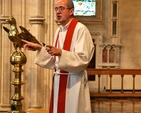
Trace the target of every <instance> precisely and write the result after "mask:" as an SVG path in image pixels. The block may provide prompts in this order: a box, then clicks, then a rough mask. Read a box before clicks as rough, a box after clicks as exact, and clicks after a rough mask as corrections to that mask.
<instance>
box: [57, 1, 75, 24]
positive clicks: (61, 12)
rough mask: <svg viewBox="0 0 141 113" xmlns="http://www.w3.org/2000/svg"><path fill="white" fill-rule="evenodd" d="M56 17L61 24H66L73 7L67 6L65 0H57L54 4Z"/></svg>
mask: <svg viewBox="0 0 141 113" xmlns="http://www.w3.org/2000/svg"><path fill="white" fill-rule="evenodd" d="M54 10H55V13H56V19H57V21H58V22H59V23H60V24H61V25H63V26H64V25H66V24H67V23H68V22H69V21H70V19H71V18H72V17H71V15H72V14H73V12H74V9H72V8H70V7H68V6H67V1H66V0H58V1H57V2H56V4H55V8H54Z"/></svg>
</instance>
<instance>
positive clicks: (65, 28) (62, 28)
mask: <svg viewBox="0 0 141 113" xmlns="http://www.w3.org/2000/svg"><path fill="white" fill-rule="evenodd" d="M72 19H73V18H72ZM72 19H71V20H70V21H69V22H68V23H67V24H66V25H65V26H62V25H61V26H60V31H61V32H62V31H65V30H67V29H68V27H69V25H70V23H71V21H72Z"/></svg>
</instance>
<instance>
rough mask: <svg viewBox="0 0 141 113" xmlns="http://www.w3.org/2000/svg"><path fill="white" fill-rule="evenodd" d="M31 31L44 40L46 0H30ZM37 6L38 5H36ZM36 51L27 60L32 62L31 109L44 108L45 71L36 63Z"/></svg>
mask: <svg viewBox="0 0 141 113" xmlns="http://www.w3.org/2000/svg"><path fill="white" fill-rule="evenodd" d="M30 4H32V5H30V18H29V22H30V32H31V33H32V35H33V36H35V37H36V39H38V40H39V41H40V42H41V43H42V42H44V30H43V26H44V20H45V18H44V15H43V13H44V12H43V10H44V0H31V1H30ZM35 6H36V7H35ZM35 54H36V52H30V53H28V56H27V59H28V60H27V62H28V64H30V66H29V68H30V70H29V71H30V75H29V76H30V99H31V100H30V107H31V109H38V108H42V107H43V104H44V100H43V99H44V98H43V89H44V86H43V85H44V81H43V75H44V73H43V71H42V68H41V67H39V66H37V65H35V64H34V59H35Z"/></svg>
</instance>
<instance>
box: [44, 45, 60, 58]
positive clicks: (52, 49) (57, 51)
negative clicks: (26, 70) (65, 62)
mask: <svg viewBox="0 0 141 113" xmlns="http://www.w3.org/2000/svg"><path fill="white" fill-rule="evenodd" d="M46 50H47V52H48V53H49V54H50V55H52V56H53V55H55V56H61V53H62V50H61V49H58V48H56V47H54V46H51V45H46Z"/></svg>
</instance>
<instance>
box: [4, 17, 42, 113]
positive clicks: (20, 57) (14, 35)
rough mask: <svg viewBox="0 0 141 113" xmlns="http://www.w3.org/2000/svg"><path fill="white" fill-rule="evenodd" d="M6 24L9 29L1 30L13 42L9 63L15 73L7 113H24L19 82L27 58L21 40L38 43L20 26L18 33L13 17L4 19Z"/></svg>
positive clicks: (20, 83)
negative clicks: (9, 108) (8, 25)
mask: <svg viewBox="0 0 141 113" xmlns="http://www.w3.org/2000/svg"><path fill="white" fill-rule="evenodd" d="M6 22H8V23H9V24H10V29H8V28H6V27H4V26H3V29H4V30H5V31H6V32H7V33H8V38H9V39H10V41H12V42H13V46H14V48H15V51H14V52H13V53H12V54H11V56H10V63H11V64H12V65H13V66H14V69H13V70H12V71H13V72H14V73H15V79H14V81H13V82H11V84H12V85H14V88H15V92H14V95H13V96H12V97H11V100H12V101H13V102H12V104H11V111H9V113H26V112H25V111H23V110H22V102H21V101H22V100H23V99H24V97H23V96H22V95H21V85H23V84H24V82H23V81H21V73H22V72H23V69H22V66H23V65H25V63H26V61H27V58H26V56H25V54H24V53H23V52H22V51H21V48H22V47H23V45H24V43H23V42H22V41H21V39H24V40H27V41H30V42H34V43H38V44H40V43H39V42H38V40H36V38H35V37H34V36H32V35H31V34H30V33H29V31H28V30H26V28H24V27H22V26H20V29H21V33H19V32H18V29H17V26H16V20H15V18H14V17H12V16H11V17H9V18H8V19H6Z"/></svg>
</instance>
